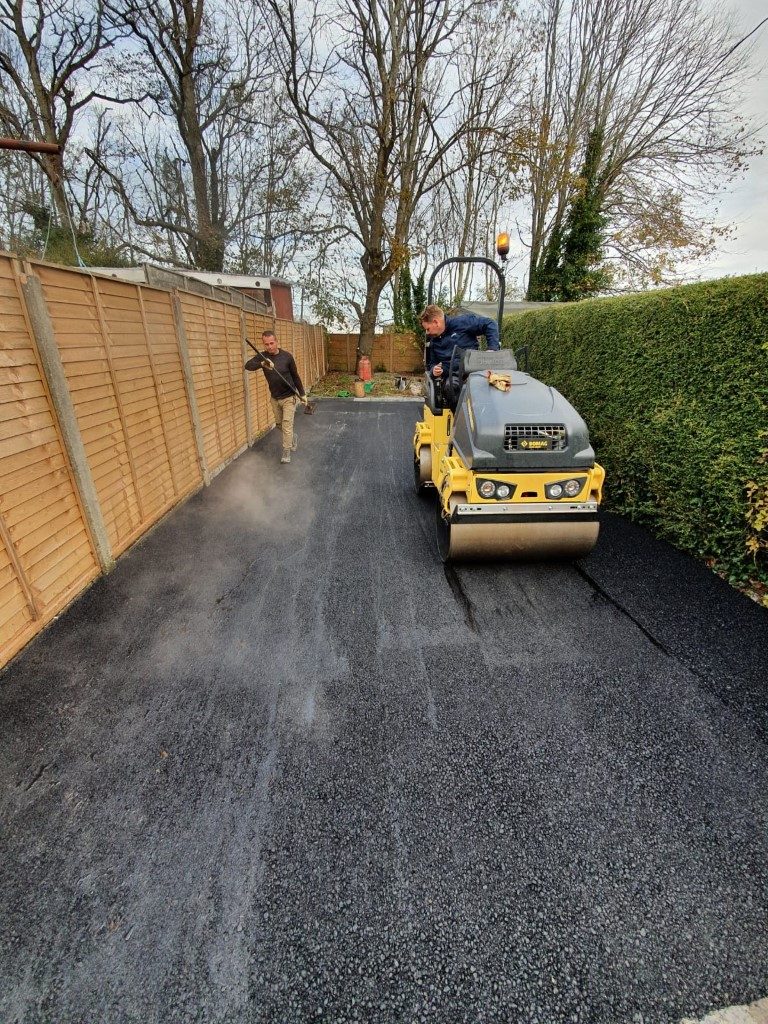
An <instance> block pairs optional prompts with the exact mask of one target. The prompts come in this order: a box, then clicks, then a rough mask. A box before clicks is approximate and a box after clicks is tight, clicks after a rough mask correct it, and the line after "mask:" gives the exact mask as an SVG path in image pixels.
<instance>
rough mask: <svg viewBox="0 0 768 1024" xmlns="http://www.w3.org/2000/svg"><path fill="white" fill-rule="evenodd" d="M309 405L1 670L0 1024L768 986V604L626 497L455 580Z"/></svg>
mask: <svg viewBox="0 0 768 1024" xmlns="http://www.w3.org/2000/svg"><path fill="white" fill-rule="evenodd" d="M418 410H419V407H418V405H415V404H411V403H395V402H391V403H383V402H369V403H368V402H359V403H349V402H347V403H344V402H323V403H321V405H320V407H319V409H318V412H317V414H316V415H315V416H314V417H303V416H299V417H297V422H298V421H300V422H298V427H299V430H300V446H299V451H298V453H297V455H296V456H295V457H294V461H293V462H292V464H291V465H290V466H280V465H279V464H278V458H279V442H278V438H277V437H275V436H274V434H273V435H269V436H268V437H266V438H265V439H264V440H263V441H262V442H260V443H259V444H257V446H256V447H255V448H254V449H253V450H251V451H248V452H246V453H245V454H244V455H242V456H241V457H240V458H239V459H237V460H236V462H235V463H233V464H232V465H231V466H229V467H228V468H227V469H226V470H225V471H224V472H223V473H222V474H221V475H220V476H219V477H218V478H217V479H216V480H215V481H214V482H213V484H212V485H211V487H209V488H207V489H205V490H204V491H203V492H200V493H198V494H197V495H196V496H195V497H193V498H192V499H191V500H189V501H188V502H187V503H186V504H185V505H183V506H182V507H181V508H179V509H178V510H177V511H176V512H175V513H173V514H172V515H171V516H169V517H168V518H167V519H166V520H165V521H164V522H163V523H161V524H160V525H159V526H158V527H157V528H156V529H155V530H153V531H152V533H151V534H150V535H149V536H147V537H146V538H145V539H144V540H143V541H142V542H141V543H139V544H137V545H135V546H134V547H133V548H132V549H131V550H130V551H129V552H128V553H127V554H126V555H125V556H124V557H123V558H121V559H120V561H119V563H118V566H117V568H116V569H115V571H114V572H113V573H112V574H110V576H108V577H106V578H104V579H101V580H99V581H98V582H97V583H96V584H95V585H94V586H93V587H92V588H91V589H90V591H89V592H88V593H87V594H85V595H84V596H83V597H82V598H81V599H80V600H79V601H78V602H77V603H76V604H75V605H74V606H73V607H72V608H71V609H70V610H69V611H68V612H67V613H66V614H65V615H63V616H62V617H61V618H60V619H59V620H58V621H57V622H56V623H54V624H53V626H52V627H51V628H49V629H48V630H47V631H45V633H44V634H43V635H42V636H40V637H38V638H37V639H36V640H35V641H34V642H33V643H32V644H31V645H30V646H29V647H28V648H27V649H26V650H25V651H24V652H23V654H22V655H21V656H19V657H18V658H17V659H16V660H15V661H14V662H13V663H12V664H11V666H10V667H9V668H8V669H7V670H6V671H5V672H4V673H3V674H2V675H0V780H1V781H2V797H1V798H0V828H1V829H2V831H1V833H0V1020H1V1021H3V1022H6V1024H11V1022H22V1021H23V1022H56V1024H69V1022H72V1024H91V1022H94V1024H95V1022H105V1024H118V1022H128V1021H131V1022H132V1021H141V1022H143V1024H150V1022H157V1024H172V1022H182V1021H184V1022H192V1021H201V1022H280V1024H282V1022H299V1021H302V1022H303V1021H328V1022H335V1024H341V1022H348V1021H376V1022H398V1024H400V1022H403V1024H406V1022H407V1024H411V1022H416V1021H430V1022H440V1024H452V1022H459V1021H466V1022H468V1024H470V1022H471V1024H477V1022H485V1021H498V1022H515V1024H560V1022H576V1024H578V1022H583V1024H665V1022H672V1021H677V1020H679V1019H680V1018H681V1017H683V1016H699V1015H701V1014H703V1013H704V1011H705V1010H707V1009H708V1008H710V1007H718V1006H725V1005H728V1004H732V1003H744V1002H750V1001H752V1000H754V999H758V998H760V997H762V996H765V995H768V834H767V825H768V787H767V786H766V779H767V778H768V772H767V771H766V768H767V767H768V757H767V756H766V754H767V751H766V737H767V736H768V680H767V678H766V677H767V675H768V673H767V672H766V661H767V659H766V654H767V653H768V614H766V612H765V611H764V610H763V609H761V608H759V607H758V606H757V605H755V604H753V603H752V602H750V601H749V600H748V599H747V598H745V597H743V596H741V595H739V594H738V593H736V592H734V591H732V590H731V589H730V588H729V587H728V586H727V585H726V584H724V583H722V582H721V581H720V580H718V579H717V578H716V577H714V576H712V575H711V574H710V573H709V572H707V571H706V570H705V569H704V568H703V567H701V566H700V565H698V564H696V563H695V562H694V561H693V560H692V559H690V558H688V557H686V556H684V555H682V554H680V553H677V552H675V551H674V550H673V549H671V548H670V547H669V546H667V545H666V544H664V543H662V542H659V541H656V540H654V539H653V538H652V537H651V536H650V535H649V534H648V533H647V532H645V531H643V530H642V529H639V528H637V527H635V526H632V525H631V524H628V523H626V522H624V521H622V520H620V519H618V518H616V517H612V516H606V517H605V519H604V522H603V529H602V534H601V539H600V541H599V543H598V547H597V548H596V550H595V551H594V552H593V554H592V555H590V556H589V557H588V558H587V559H585V560H583V561H582V562H580V563H578V564H576V565H563V564H561V565H527V566H520V565H482V566H481V565H478V566H462V567H459V568H456V569H454V570H451V569H449V570H448V571H446V570H444V568H443V566H442V564H441V563H440V562H439V560H438V558H437V555H436V550H435V543H434V537H433V523H432V507H431V504H430V502H429V501H425V500H423V499H420V498H418V497H417V496H416V495H415V494H414V493H413V492H412V485H411V456H410V450H409V445H410V436H411V433H412V429H413V423H414V421H415V419H416V416H417V413H418Z"/></svg>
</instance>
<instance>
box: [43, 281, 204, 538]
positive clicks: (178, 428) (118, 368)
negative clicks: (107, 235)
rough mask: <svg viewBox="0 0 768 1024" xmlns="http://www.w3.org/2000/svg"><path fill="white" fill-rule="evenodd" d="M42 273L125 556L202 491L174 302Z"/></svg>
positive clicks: (114, 284) (116, 285) (162, 295)
mask: <svg viewBox="0 0 768 1024" xmlns="http://www.w3.org/2000/svg"><path fill="white" fill-rule="evenodd" d="M37 272H38V275H39V277H40V279H41V282H42V285H43V291H44V294H45V298H46V303H47V305H48V309H49V313H50V315H51V322H52V325H53V329H54V333H55V336H56V344H57V347H58V349H59V352H60V354H61V359H62V364H63V366H64V372H65V374H66V377H67V383H68V386H69V391H70V394H71V396H72V400H73V404H74V408H75V414H76V416H77V421H78V425H79V428H80V433H81V437H82V440H83V445H84V447H85V452H86V456H87V459H88V463H89V466H90V467H91V472H92V474H93V478H94V485H95V487H96V491H97V495H98V499H99V505H100V507H101V511H102V515H103V518H104V524H105V527H106V529H107V533H108V536H109V541H110V545H111V548H112V551H113V553H114V554H115V555H117V554H119V553H120V552H122V551H124V550H125V549H126V548H127V547H129V546H130V545H131V544H132V543H133V542H134V541H135V540H136V539H137V538H138V537H140V536H141V535H142V534H143V533H144V532H145V531H146V530H147V529H148V528H149V527H150V526H151V525H152V524H153V523H155V522H156V521H157V520H158V519H159V518H160V517H161V516H162V515H164V514H165V513H166V512H167V511H168V510H169V509H170V508H171V507H172V506H173V505H174V504H175V503H176V502H177V501H179V500H181V498H183V497H184V496H185V495H187V494H189V493H190V491H192V490H193V489H194V488H195V487H197V486H199V484H200V482H201V476H200V470H199V465H197V460H196V458H195V457H194V447H192V448H191V449H190V447H189V442H190V438H191V436H192V434H191V418H190V413H189V406H188V402H187V397H186V392H185V391H184V389H183V378H182V371H181V360H180V356H179V350H178V342H177V340H176V335H175V330H174V327H173V310H172V306H171V302H170V295H169V294H168V293H167V292H161V291H158V290H156V289H150V288H143V287H139V286H137V285H133V284H127V283H125V282H121V281H115V280H112V279H107V278H99V277H96V276H92V275H85V274H76V273H73V272H72V271H71V270H65V269H63V268H58V267H50V266H45V265H39V266H37ZM166 386H167V390H166Z"/></svg>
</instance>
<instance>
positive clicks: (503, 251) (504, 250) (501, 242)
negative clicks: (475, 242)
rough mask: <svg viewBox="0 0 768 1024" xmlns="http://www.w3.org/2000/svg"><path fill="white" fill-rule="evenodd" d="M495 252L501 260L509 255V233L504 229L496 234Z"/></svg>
mask: <svg viewBox="0 0 768 1024" xmlns="http://www.w3.org/2000/svg"><path fill="white" fill-rule="evenodd" d="M496 252H497V253H498V254H499V256H500V257H501V260H502V262H504V260H506V258H507V256H509V235H508V234H507V232H506V231H502V232H501V234H498V235H496Z"/></svg>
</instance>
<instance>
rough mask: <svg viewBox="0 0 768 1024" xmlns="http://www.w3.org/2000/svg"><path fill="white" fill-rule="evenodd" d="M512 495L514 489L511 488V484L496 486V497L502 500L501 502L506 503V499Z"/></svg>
mask: <svg viewBox="0 0 768 1024" xmlns="http://www.w3.org/2000/svg"><path fill="white" fill-rule="evenodd" d="M511 493H512V488H511V487H510V486H509V484H496V497H497V498H501V500H502V501H504V499H505V498H508V497H509V496H510V494H511Z"/></svg>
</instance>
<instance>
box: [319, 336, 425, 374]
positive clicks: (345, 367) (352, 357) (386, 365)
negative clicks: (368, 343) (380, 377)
mask: <svg viewBox="0 0 768 1024" xmlns="http://www.w3.org/2000/svg"><path fill="white" fill-rule="evenodd" d="M357 342H358V335H357V334H329V335H328V342H327V353H328V369H329V370H337V371H341V372H343V373H354V372H355V371H356V369H357ZM371 367H372V368H373V370H374V371H376V370H381V369H384V370H385V371H386V372H387V373H420V372H421V371H422V370H423V367H424V363H423V356H422V347H421V343H420V342H419V341H417V339H416V336H415V335H414V334H411V333H410V332H408V333H404V334H377V335H376V336H375V338H374V340H373V349H372V351H371Z"/></svg>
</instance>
